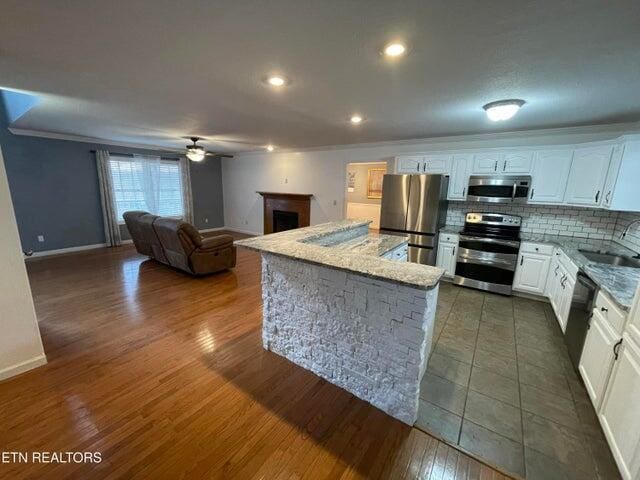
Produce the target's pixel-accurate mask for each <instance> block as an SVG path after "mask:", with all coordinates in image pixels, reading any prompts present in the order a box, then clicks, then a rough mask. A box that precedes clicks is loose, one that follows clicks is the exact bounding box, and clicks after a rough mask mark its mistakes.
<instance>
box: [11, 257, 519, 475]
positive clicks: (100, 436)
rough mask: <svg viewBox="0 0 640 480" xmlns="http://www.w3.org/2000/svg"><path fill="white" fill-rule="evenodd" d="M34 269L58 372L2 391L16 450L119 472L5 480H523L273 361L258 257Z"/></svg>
mask: <svg viewBox="0 0 640 480" xmlns="http://www.w3.org/2000/svg"><path fill="white" fill-rule="evenodd" d="M28 271H29V277H30V281H31V286H32V290H33V294H34V300H35V304H36V310H37V314H38V317H39V319H40V328H41V332H42V337H43V341H44V346H45V351H46V353H47V356H48V359H49V363H48V364H47V365H46V366H44V367H41V368H39V369H36V370H34V371H31V372H29V373H26V374H23V375H21V376H18V377H15V378H13V379H10V380H8V381H5V382H2V383H0V450H2V451H5V452H7V451H15V452H33V451H50V452H66V451H98V452H101V454H102V459H103V461H102V462H101V463H99V464H34V463H28V464H24V463H5V464H2V463H0V478H11V479H18V478H38V479H45V478H54V479H59V478H92V479H103V478H154V479H156V478H230V479H235V478H238V479H245V478H247V479H248V478H256V479H258V478H264V479H277V478H278V479H279V478H285V479H293V478H301V479H323V478H326V479H336V478H384V479H387V478H433V479H454V478H455V479H471V478H481V479H496V480H497V479H503V478H507V477H504V476H503V475H501V474H500V473H498V472H495V471H493V470H492V469H490V468H489V467H487V466H485V465H483V464H481V463H479V462H477V461H475V460H473V459H471V458H470V457H468V456H466V455H464V454H462V453H459V452H458V451H457V450H455V449H453V448H451V447H449V446H447V445H446V444H444V443H442V442H440V441H438V440H436V439H435V438H433V437H430V436H429V435H427V434H425V433H423V432H420V431H418V430H416V429H412V428H409V427H407V426H405V425H403V424H402V423H400V422H398V421H396V420H393V419H392V418H391V417H389V416H387V415H385V414H384V413H382V412H381V411H379V410H377V409H375V408H374V407H372V406H370V405H368V404H367V403H365V402H363V401H361V400H359V399H357V398H355V397H354V396H352V395H350V394H349V393H347V392H345V391H343V390H341V389H339V388H337V387H335V386H333V385H331V384H329V383H327V382H326V381H324V380H322V379H320V378H318V377H316V376H315V375H313V374H312V373H310V372H307V371H305V370H303V369H301V368H299V367H297V366H295V365H293V364H292V363H290V362H288V361H287V360H284V359H283V358H281V357H278V356H277V355H275V354H272V353H270V352H266V351H264V350H263V349H262V344H261V332H260V326H261V316H262V314H261V294H260V261H259V256H258V255H257V254H255V253H252V252H247V251H239V252H238V265H237V267H236V268H235V269H234V270H233V271H230V272H226V273H222V274H218V275H213V276H209V277H205V278H192V277H189V276H187V275H185V274H183V273H180V272H177V271H174V270H171V269H169V268H167V267H165V266H162V265H160V264H157V263H155V262H153V261H150V260H147V259H146V258H145V257H142V256H140V255H138V254H137V253H136V252H135V250H134V249H133V247H131V246H125V247H120V248H118V249H101V250H93V251H89V252H83V253H78V254H73V255H67V256H61V257H51V258H46V259H38V260H34V261H31V262H29V263H28Z"/></svg>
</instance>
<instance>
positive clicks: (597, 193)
mask: <svg viewBox="0 0 640 480" xmlns="http://www.w3.org/2000/svg"><path fill="white" fill-rule="evenodd" d="M599 197H600V190H598V191H597V192H596V203H598V198H599Z"/></svg>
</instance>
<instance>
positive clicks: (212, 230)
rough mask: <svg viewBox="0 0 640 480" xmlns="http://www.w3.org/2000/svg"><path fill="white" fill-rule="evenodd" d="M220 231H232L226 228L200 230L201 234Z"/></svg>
mask: <svg viewBox="0 0 640 480" xmlns="http://www.w3.org/2000/svg"><path fill="white" fill-rule="evenodd" d="M220 230H230V229H228V228H226V227H214V228H203V229H201V230H198V231H199V232H200V233H209V232H219V231H220Z"/></svg>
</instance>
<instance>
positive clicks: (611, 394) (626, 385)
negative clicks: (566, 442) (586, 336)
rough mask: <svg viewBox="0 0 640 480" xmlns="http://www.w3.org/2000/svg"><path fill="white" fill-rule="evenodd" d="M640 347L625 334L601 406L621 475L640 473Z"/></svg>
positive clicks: (606, 432) (635, 477)
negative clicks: (639, 400)
mask: <svg viewBox="0 0 640 480" xmlns="http://www.w3.org/2000/svg"><path fill="white" fill-rule="evenodd" d="M639 398H640V347H638V345H636V344H635V342H634V341H633V340H632V339H631V338H630V337H628V336H627V335H625V336H624V339H623V341H622V344H621V345H620V350H619V354H618V360H617V361H616V362H615V366H614V368H613V371H612V372H611V378H610V380H609V383H608V385H607V391H606V393H605V396H604V400H603V402H602V408H601V409H600V415H599V416H600V423H601V424H602V430H603V431H604V434H605V436H606V437H607V440H608V441H609V446H610V447H611V452H612V453H613V457H614V458H615V460H616V463H617V464H618V468H619V469H620V473H622V477H623V478H625V479H628V480H631V479H637V478H638V476H639V474H640V402H638V399H639Z"/></svg>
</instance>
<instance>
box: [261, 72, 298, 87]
mask: <svg viewBox="0 0 640 480" xmlns="http://www.w3.org/2000/svg"><path fill="white" fill-rule="evenodd" d="M262 81H263V82H264V83H266V84H267V85H270V86H272V87H276V88H277V87H284V86H287V85H289V84H290V83H291V81H290V80H289V79H288V78H287V77H285V76H284V75H266V76H265V77H264V78H263V79H262Z"/></svg>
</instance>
